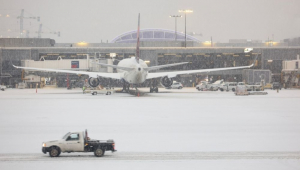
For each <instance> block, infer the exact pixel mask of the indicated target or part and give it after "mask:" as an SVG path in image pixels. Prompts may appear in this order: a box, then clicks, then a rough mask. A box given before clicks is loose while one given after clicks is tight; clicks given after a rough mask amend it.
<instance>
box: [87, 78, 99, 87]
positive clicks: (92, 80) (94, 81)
mask: <svg viewBox="0 0 300 170" xmlns="http://www.w3.org/2000/svg"><path fill="white" fill-rule="evenodd" d="M88 83H89V85H90V86H91V87H97V86H99V84H100V80H99V79H98V78H93V77H90V78H89V81H88Z"/></svg>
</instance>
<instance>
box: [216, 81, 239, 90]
mask: <svg viewBox="0 0 300 170" xmlns="http://www.w3.org/2000/svg"><path fill="white" fill-rule="evenodd" d="M236 85H237V82H225V83H224V84H223V85H222V86H220V88H219V89H220V91H233V92H235V89H236Z"/></svg>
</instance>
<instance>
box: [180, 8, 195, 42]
mask: <svg viewBox="0 0 300 170" xmlns="http://www.w3.org/2000/svg"><path fill="white" fill-rule="evenodd" d="M179 12H184V32H185V33H184V34H185V36H184V40H185V41H184V47H185V48H186V13H192V12H193V10H189V9H185V10H179Z"/></svg>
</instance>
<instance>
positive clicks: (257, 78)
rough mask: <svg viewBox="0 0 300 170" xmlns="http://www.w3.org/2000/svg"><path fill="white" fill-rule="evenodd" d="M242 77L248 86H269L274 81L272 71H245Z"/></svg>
mask: <svg viewBox="0 0 300 170" xmlns="http://www.w3.org/2000/svg"><path fill="white" fill-rule="evenodd" d="M242 77H243V81H245V83H246V84H256V83H263V84H267V83H271V81H272V72H271V71H270V70H256V69H244V70H243V72H242Z"/></svg>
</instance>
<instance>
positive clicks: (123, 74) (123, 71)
mask: <svg viewBox="0 0 300 170" xmlns="http://www.w3.org/2000/svg"><path fill="white" fill-rule="evenodd" d="M139 33H140V14H139V16H138V29H137V45H136V56H135V57H131V58H126V59H123V60H121V61H120V62H119V63H118V65H109V64H102V63H97V64H99V65H101V66H105V67H112V68H116V69H117V73H102V72H87V71H72V70H59V69H43V68H32V67H20V66H14V65H13V66H14V67H15V68H20V69H26V70H36V71H47V72H57V73H71V74H84V75H88V76H89V80H88V83H89V85H90V86H91V87H97V86H98V85H99V84H100V83H101V79H102V78H110V79H118V80H123V90H125V91H127V90H129V85H130V84H133V85H137V84H141V83H143V82H145V81H146V80H151V79H156V78H161V80H160V81H161V84H162V85H163V86H165V87H170V86H171V85H172V84H173V78H175V77H176V76H177V75H182V74H197V73H204V72H212V71H223V70H235V69H244V68H250V67H252V66H253V65H254V62H255V60H256V58H257V56H256V58H255V60H254V62H253V64H251V65H249V66H240V67H227V68H214V69H201V70H184V71H174V72H155V73H149V71H151V70H158V69H161V68H165V67H172V66H177V65H183V64H187V63H188V62H182V63H175V64H166V65H159V66H152V67H148V66H147V64H146V63H145V61H144V60H142V59H140V49H139V46H140V36H139ZM150 92H158V88H157V85H156V84H155V83H154V84H152V85H151V87H150Z"/></svg>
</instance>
